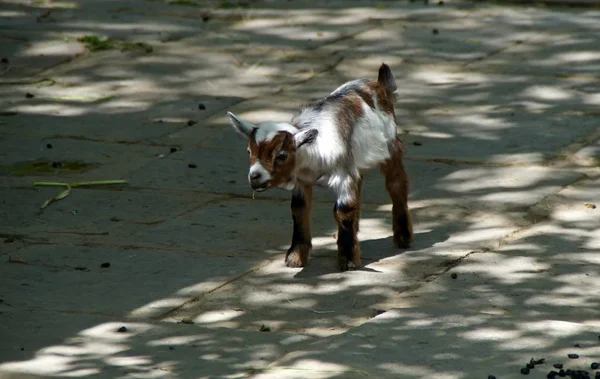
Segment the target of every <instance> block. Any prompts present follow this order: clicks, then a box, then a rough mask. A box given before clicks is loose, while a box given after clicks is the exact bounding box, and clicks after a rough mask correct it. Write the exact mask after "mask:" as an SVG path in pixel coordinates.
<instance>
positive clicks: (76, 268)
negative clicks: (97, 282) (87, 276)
mask: <svg viewBox="0 0 600 379" xmlns="http://www.w3.org/2000/svg"><path fill="white" fill-rule="evenodd" d="M75 270H79V271H87V270H88V269H87V267H75Z"/></svg>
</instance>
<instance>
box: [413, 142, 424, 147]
mask: <svg viewBox="0 0 600 379" xmlns="http://www.w3.org/2000/svg"><path fill="white" fill-rule="evenodd" d="M413 145H415V146H422V145H423V143H422V142H419V141H415V142H413Z"/></svg>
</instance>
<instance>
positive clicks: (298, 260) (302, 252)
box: [285, 245, 311, 268]
mask: <svg viewBox="0 0 600 379" xmlns="http://www.w3.org/2000/svg"><path fill="white" fill-rule="evenodd" d="M310 250H311V248H310V246H307V245H300V246H297V247H295V248H294V249H293V250H290V251H288V253H287V255H286V256H285V265H286V266H287V267H291V268H298V267H304V266H306V263H307V262H308V255H309V254H310Z"/></svg>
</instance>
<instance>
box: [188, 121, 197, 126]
mask: <svg viewBox="0 0 600 379" xmlns="http://www.w3.org/2000/svg"><path fill="white" fill-rule="evenodd" d="M197 122H198V121H194V120H188V122H187V126H192V125H194V124H196V123H197Z"/></svg>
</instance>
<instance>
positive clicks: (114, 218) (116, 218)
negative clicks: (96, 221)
mask: <svg viewBox="0 0 600 379" xmlns="http://www.w3.org/2000/svg"><path fill="white" fill-rule="evenodd" d="M110 221H112V222H119V221H123V220H122V219H120V218H118V217H114V216H113V217H111V218H110Z"/></svg>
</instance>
